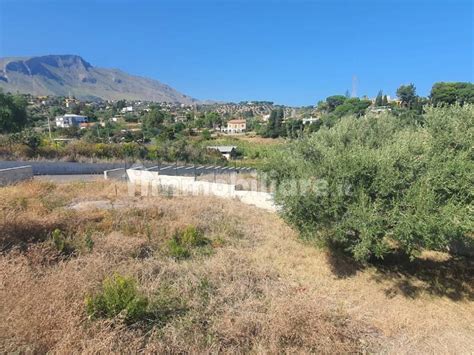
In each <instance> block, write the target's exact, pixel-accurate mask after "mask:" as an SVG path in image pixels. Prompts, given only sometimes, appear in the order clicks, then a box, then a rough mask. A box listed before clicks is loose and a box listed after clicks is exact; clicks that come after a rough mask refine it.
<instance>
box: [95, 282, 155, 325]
mask: <svg viewBox="0 0 474 355" xmlns="http://www.w3.org/2000/svg"><path fill="white" fill-rule="evenodd" d="M148 304H149V302H148V298H146V297H144V296H142V295H140V293H139V292H138V288H137V285H136V282H135V280H134V279H133V278H131V277H124V276H121V275H118V274H115V275H113V276H112V277H108V278H106V279H105V280H104V282H103V287H102V292H100V293H99V294H97V295H95V296H88V297H87V298H86V312H87V314H88V315H89V316H90V317H92V318H99V317H100V318H114V317H116V316H118V315H119V314H120V315H123V317H124V319H125V321H126V322H127V323H135V322H137V321H140V320H143V319H145V318H146V316H147V314H148Z"/></svg>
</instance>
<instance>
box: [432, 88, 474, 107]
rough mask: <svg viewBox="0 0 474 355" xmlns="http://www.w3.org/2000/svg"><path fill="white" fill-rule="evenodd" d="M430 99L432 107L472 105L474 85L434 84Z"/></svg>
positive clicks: (473, 101)
mask: <svg viewBox="0 0 474 355" xmlns="http://www.w3.org/2000/svg"><path fill="white" fill-rule="evenodd" d="M430 99H431V102H432V103H433V105H442V104H446V105H452V104H455V103H459V104H461V105H463V104H465V103H474V84H472V83H462V82H458V83H444V82H439V83H435V84H434V85H433V87H432V88H431V94H430Z"/></svg>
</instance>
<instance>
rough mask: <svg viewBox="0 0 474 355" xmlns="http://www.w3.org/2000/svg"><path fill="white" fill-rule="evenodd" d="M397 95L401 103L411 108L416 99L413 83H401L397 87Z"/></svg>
mask: <svg viewBox="0 0 474 355" xmlns="http://www.w3.org/2000/svg"><path fill="white" fill-rule="evenodd" d="M397 96H398V98H399V99H400V101H401V102H402V105H403V106H405V107H408V108H411V107H412V106H413V105H414V104H415V103H416V101H417V99H418V97H417V96H416V88H415V85H413V84H409V85H401V86H400V87H399V88H398V89H397Z"/></svg>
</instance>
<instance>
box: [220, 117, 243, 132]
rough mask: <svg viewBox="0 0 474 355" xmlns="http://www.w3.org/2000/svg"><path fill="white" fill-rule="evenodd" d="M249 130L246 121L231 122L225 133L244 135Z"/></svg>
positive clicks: (228, 123)
mask: <svg viewBox="0 0 474 355" xmlns="http://www.w3.org/2000/svg"><path fill="white" fill-rule="evenodd" d="M246 130H247V121H246V120H230V121H228V122H227V128H224V130H223V131H224V132H226V133H229V134H234V133H243V132H245V131H246Z"/></svg>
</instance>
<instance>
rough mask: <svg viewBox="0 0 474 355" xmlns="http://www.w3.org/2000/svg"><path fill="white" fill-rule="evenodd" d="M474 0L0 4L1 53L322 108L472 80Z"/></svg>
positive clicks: (204, 91)
mask: <svg viewBox="0 0 474 355" xmlns="http://www.w3.org/2000/svg"><path fill="white" fill-rule="evenodd" d="M473 26H474V25H473V4H472V1H466V0H451V1H447V0H446V1H439V0H431V1H428V0H425V1H420V0H418V1H417V0H412V1H409V0H404V1H387V0H385V1H384V0H378V1H369V0H365V1H329V0H320V1H318V0H315V1H298V0H293V1H290V0H286V1H282V0H280V1H278V0H273V1H272V0H261V1H258V0H254V1H250V0H234V1H226V0H221V1H217V0H215V1H210V0H206V1H199V0H195V1H191V0H188V1H184V0H175V1H171V0H170V1H141V0H135V1H132V0H129V1H125V0H120V1H112V0H103V1H100V0H96V1H90V0H82V1H76V0H71V1H68V0H63V1H59V0H56V1H48V0H36V1H35V0H0V56H28V55H44V54H78V55H81V56H82V57H83V58H84V59H85V60H87V61H88V62H90V63H91V64H92V65H94V66H101V67H115V68H120V69H123V70H125V71H127V72H129V73H131V74H137V75H142V76H147V77H151V78H154V79H158V80H160V81H162V82H165V83H167V84H170V85H171V86H173V87H175V88H176V89H178V90H180V91H182V92H184V93H186V94H188V95H191V96H193V97H196V98H198V99H214V100H229V101H240V100H257V99H259V100H271V101H275V102H277V103H283V104H291V105H311V104H315V103H316V102H317V101H318V100H320V99H323V98H325V97H326V96H328V95H332V94H344V93H345V91H346V90H351V86H352V77H353V76H354V75H355V76H357V78H358V90H357V93H358V94H359V95H360V96H361V95H368V96H375V95H376V94H377V92H378V90H380V89H382V90H384V92H386V93H387V94H389V95H393V94H394V93H395V91H396V88H397V87H398V86H399V85H400V84H403V83H410V82H413V83H414V84H415V85H416V87H417V90H418V93H419V94H421V95H427V94H428V93H429V90H430V88H431V85H432V83H433V82H436V81H471V82H472V81H473V72H474V63H473V57H474V54H473V47H474V43H473V41H474V38H473V32H474V27H473Z"/></svg>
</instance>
